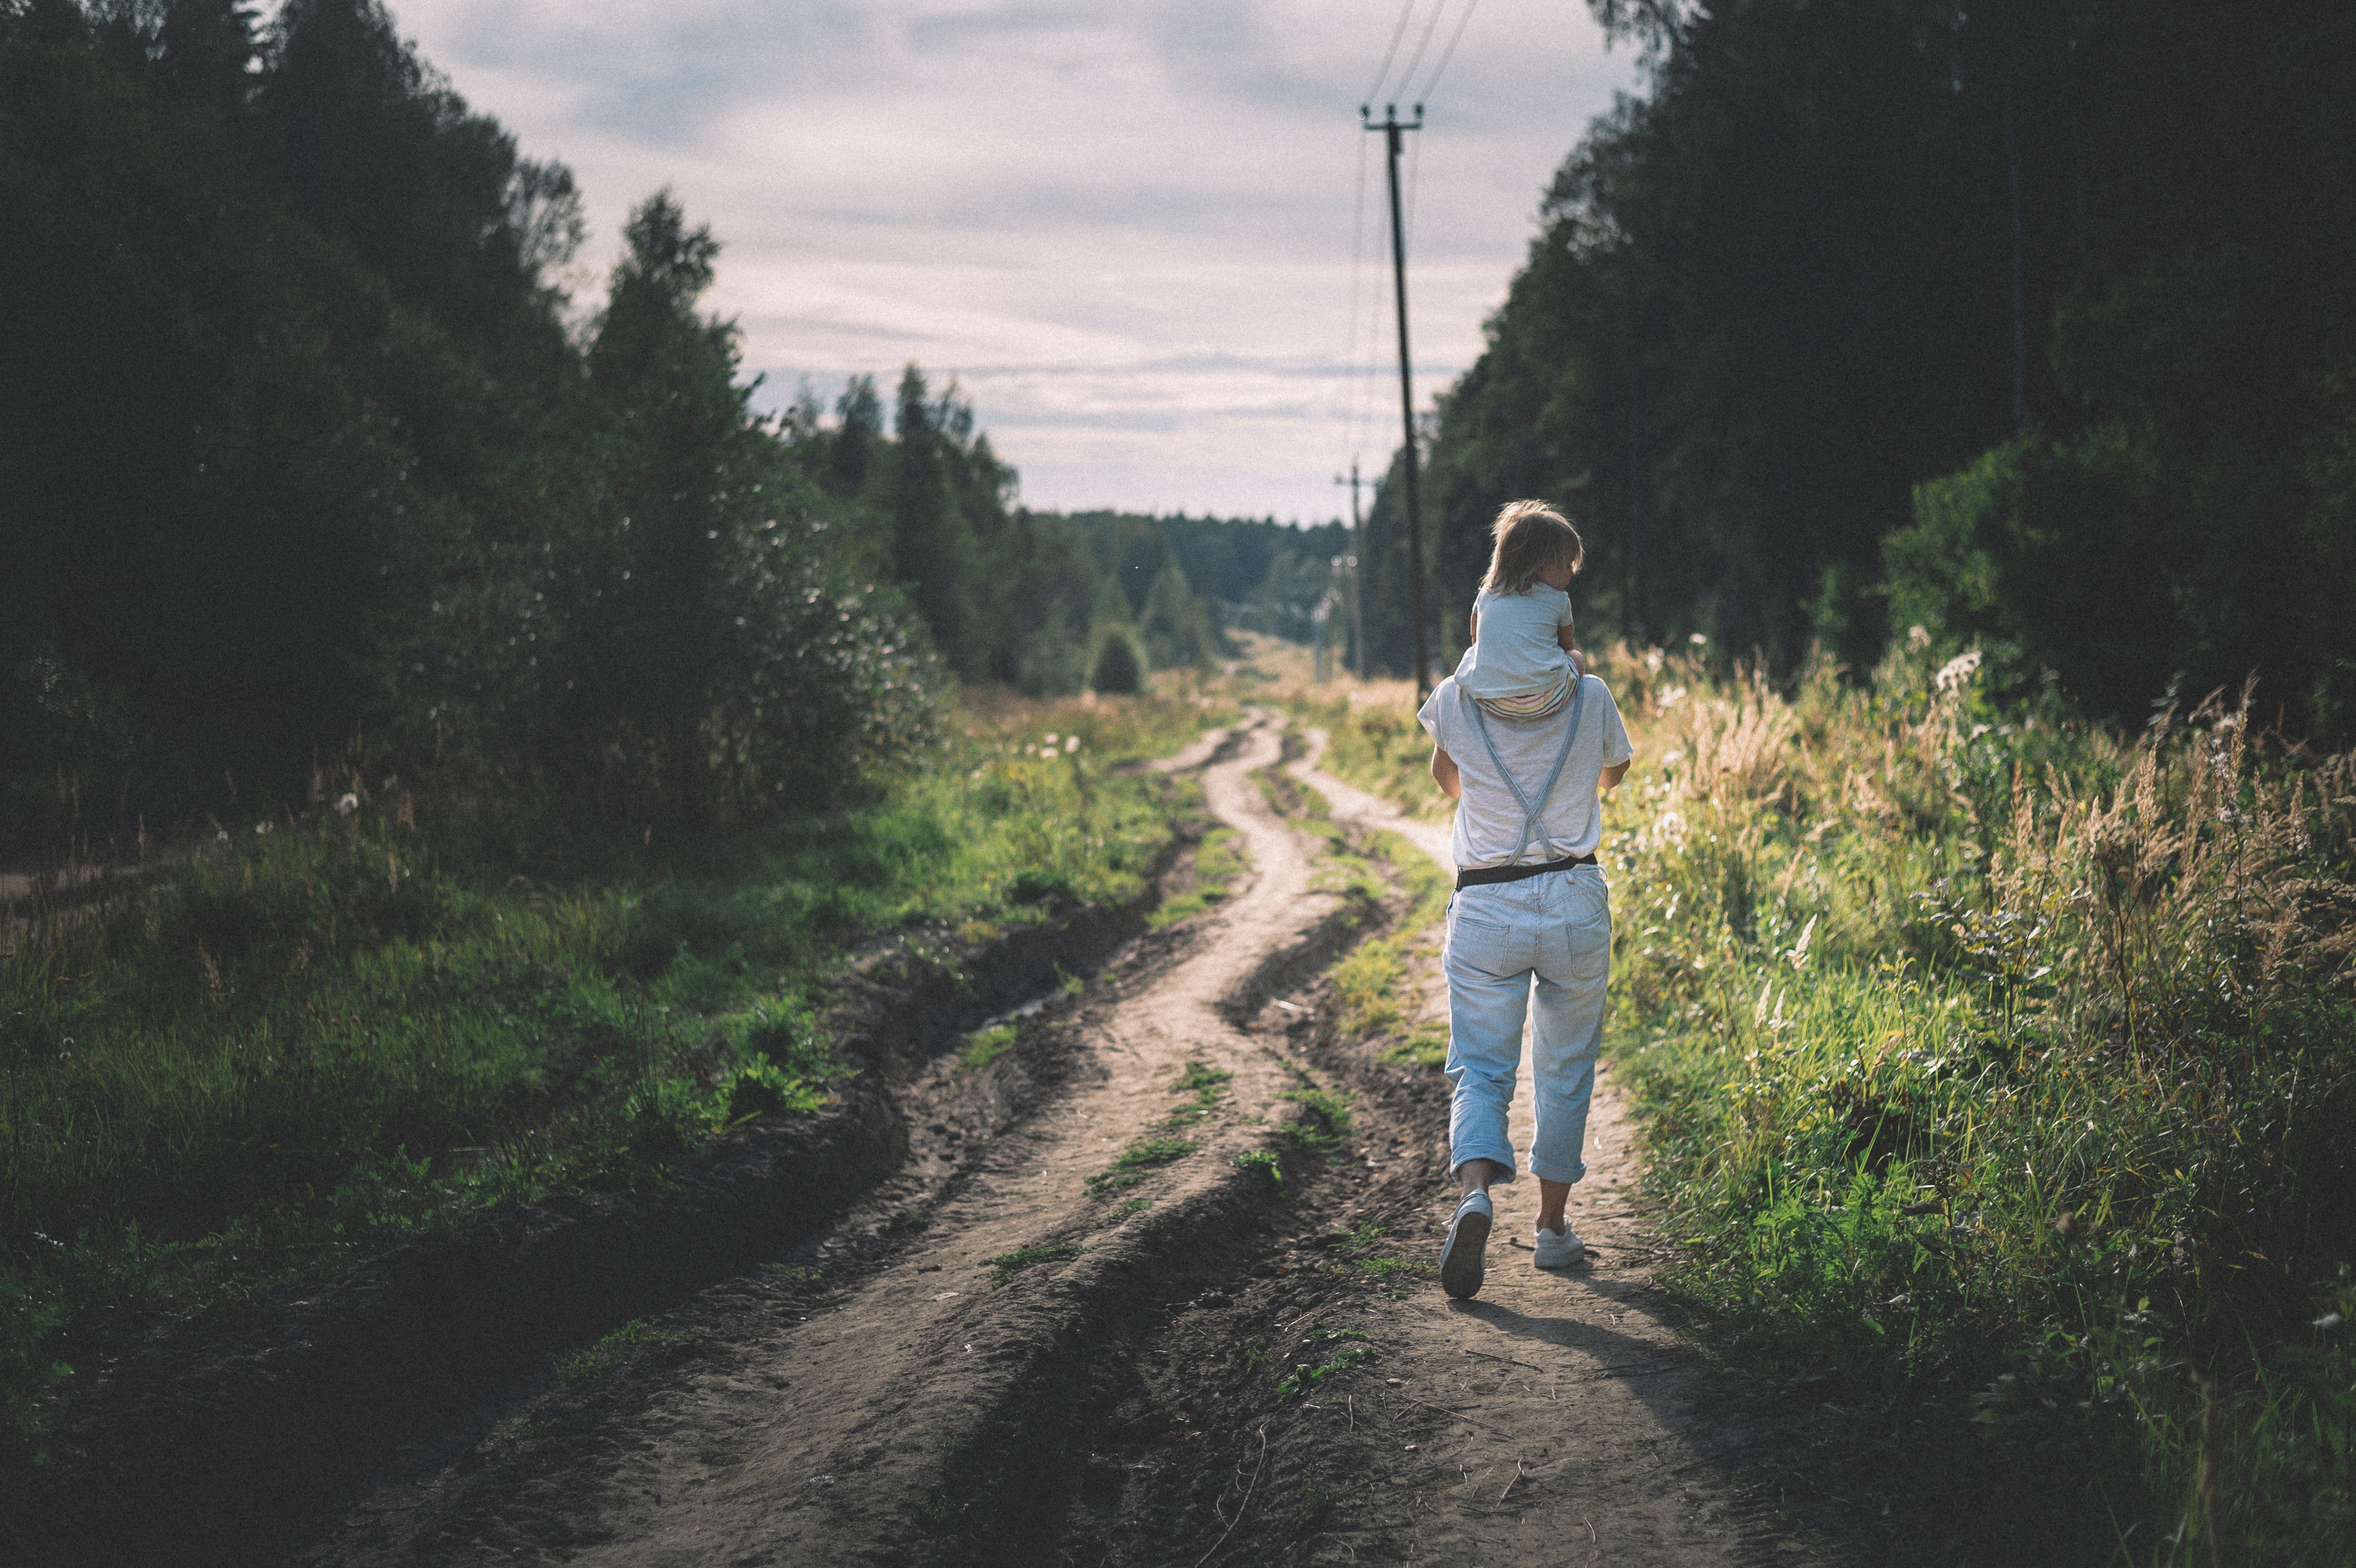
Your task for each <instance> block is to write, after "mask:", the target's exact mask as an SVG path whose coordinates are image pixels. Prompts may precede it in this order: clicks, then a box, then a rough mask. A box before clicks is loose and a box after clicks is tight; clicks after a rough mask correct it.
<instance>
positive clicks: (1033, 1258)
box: [981, 1242, 1088, 1290]
mask: <svg viewBox="0 0 2356 1568" xmlns="http://www.w3.org/2000/svg"><path fill="white" fill-rule="evenodd" d="M1087 1250H1088V1249H1087V1248H1086V1247H1084V1246H1080V1245H1077V1244H1076V1243H1070V1242H1060V1243H1051V1244H1049V1245H1046V1246H1038V1247H1017V1248H1015V1249H1014V1250H1013V1251H1012V1252H1011V1253H999V1254H998V1256H996V1257H994V1258H984V1259H982V1260H981V1263H982V1266H983V1267H984V1268H987V1269H989V1270H990V1271H991V1275H990V1285H991V1289H993V1290H995V1289H998V1288H999V1287H1000V1286H1001V1285H1005V1284H1006V1283H1007V1282H1008V1281H1010V1280H1012V1278H1013V1277H1014V1276H1015V1275H1018V1274H1020V1273H1022V1272H1023V1270H1024V1269H1026V1268H1031V1267H1033V1266H1035V1265H1037V1264H1059V1263H1066V1262H1068V1261H1069V1260H1071V1259H1073V1258H1076V1257H1078V1256H1079V1255H1080V1254H1081V1253H1084V1252H1087Z"/></svg>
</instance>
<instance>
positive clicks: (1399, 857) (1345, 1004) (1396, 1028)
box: [1327, 833, 1452, 1067]
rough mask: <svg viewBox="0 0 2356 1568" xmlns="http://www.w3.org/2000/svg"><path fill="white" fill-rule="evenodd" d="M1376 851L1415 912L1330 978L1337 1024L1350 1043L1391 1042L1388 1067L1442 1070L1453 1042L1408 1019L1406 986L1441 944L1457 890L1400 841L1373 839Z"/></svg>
mask: <svg viewBox="0 0 2356 1568" xmlns="http://www.w3.org/2000/svg"><path fill="white" fill-rule="evenodd" d="M1372 848H1373V849H1374V852H1375V853H1376V855H1377V856H1379V857H1380V858H1381V859H1382V861H1383V862H1384V865H1385V868H1386V869H1387V870H1388V872H1389V874H1390V876H1391V877H1392V878H1393V879H1395V880H1396V881H1397V883H1398V886H1399V887H1400V888H1401V889H1402V890H1403V891H1405V893H1406V895H1407V898H1408V907H1407V909H1406V911H1405V912H1403V913H1402V914H1401V916H1400V918H1399V920H1398V923H1397V925H1396V927H1395V928H1394V929H1393V931H1392V932H1391V933H1390V934H1389V935H1387V936H1378V937H1376V938H1375V939H1373V940H1372V941H1370V942H1362V943H1360V944H1358V945H1357V946H1356V947H1355V948H1353V949H1352V950H1351V951H1350V953H1349V955H1347V956H1345V957H1344V958H1343V959H1342V961H1341V962H1340V963H1338V964H1336V965H1333V968H1332V969H1331V970H1330V971H1328V973H1327V981H1328V983H1329V984H1331V985H1332V987H1333V997H1334V1000H1335V1001H1336V1003H1337V1004H1338V1005H1339V1007H1338V1017H1337V1018H1336V1019H1335V1022H1336V1024H1337V1025H1338V1027H1339V1029H1340V1030H1341V1034H1342V1037H1343V1038H1344V1040H1373V1039H1387V1040H1390V1041H1391V1042H1392V1043H1390V1044H1389V1045H1388V1046H1387V1047H1386V1048H1385V1050H1384V1051H1383V1060H1385V1061H1394V1062H1404V1063H1408V1064H1410V1065H1414V1066H1419V1067H1437V1066H1439V1065H1440V1061H1442V1060H1443V1059H1444V1058H1445V1057H1446V1055H1447V1051H1448V1039H1447V1036H1446V1034H1445V1033H1444V1032H1440V1031H1435V1030H1434V1029H1432V1028H1431V1026H1430V1025H1428V1024H1424V1023H1422V1022H1420V1021H1419V1020H1417V1019H1411V1018H1410V1017H1409V1014H1408V1008H1409V1006H1410V998H1409V997H1408V995H1407V978H1408V965H1409V962H1410V961H1411V960H1412V959H1413V958H1414V957H1415V956H1416V955H1418V954H1419V953H1422V952H1426V951H1429V950H1430V948H1431V947H1432V946H1433V944H1435V943H1436V942H1437V941H1438V936H1437V933H1435V932H1434V930H1433V926H1434V923H1436V922H1437V921H1438V920H1439V919H1440V916H1441V915H1442V914H1444V913H1446V912H1447V909H1448V900H1449V896H1450V893H1451V889H1452V884H1451V880H1450V879H1449V877H1448V875H1447V874H1446V873H1445V872H1443V871H1442V870H1440V868H1439V867H1438V866H1436V865H1434V864H1433V863H1432V859H1431V857H1430V856H1429V855H1426V854H1425V853H1424V852H1423V851H1422V850H1420V849H1419V848H1416V847H1415V846H1414V845H1412V844H1410V843H1408V841H1407V840H1406V839H1404V838H1402V837H1399V836H1398V834H1396V833H1377V834H1375V835H1373V837H1372Z"/></svg>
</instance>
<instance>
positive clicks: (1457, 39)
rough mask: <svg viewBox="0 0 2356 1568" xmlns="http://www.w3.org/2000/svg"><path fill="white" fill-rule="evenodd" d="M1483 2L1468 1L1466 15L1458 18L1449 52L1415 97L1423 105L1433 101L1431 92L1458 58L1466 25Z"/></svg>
mask: <svg viewBox="0 0 2356 1568" xmlns="http://www.w3.org/2000/svg"><path fill="white" fill-rule="evenodd" d="M1480 4H1481V0H1467V3H1466V5H1465V6H1464V14H1463V15H1462V16H1459V17H1457V18H1456V30H1455V31H1454V32H1453V33H1451V34H1450V35H1448V48H1447V50H1446V51H1445V52H1444V53H1442V54H1441V55H1440V63H1439V64H1438V65H1436V66H1434V67H1433V68H1432V70H1431V80H1429V81H1427V82H1425V83H1424V84H1423V91H1421V92H1419V93H1417V94H1416V95H1415V96H1416V100H1417V101H1419V102H1422V103H1429V102H1430V101H1431V90H1432V89H1433V88H1435V87H1438V86H1439V85H1440V76H1441V75H1442V74H1443V73H1444V72H1445V71H1446V70H1447V69H1448V62H1449V61H1450V60H1452V59H1455V58H1456V46H1457V45H1458V44H1460V43H1462V42H1463V41H1464V25H1465V24H1466V23H1467V22H1470V21H1471V20H1472V13H1473V11H1474V10H1476V9H1477V8H1479V6H1480Z"/></svg>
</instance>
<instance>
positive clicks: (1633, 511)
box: [1627, 369, 1644, 646]
mask: <svg viewBox="0 0 2356 1568" xmlns="http://www.w3.org/2000/svg"><path fill="white" fill-rule="evenodd" d="M1627 620H1628V624H1629V629H1630V630H1631V631H1633V632H1634V633H1635V635H1636V642H1637V644H1638V645H1640V646H1641V645H1643V644H1644V383H1643V382H1642V381H1640V380H1639V379H1637V377H1636V375H1635V372H1634V371H1633V369H1632V370H1631V371H1630V372H1629V377H1628V614H1627Z"/></svg>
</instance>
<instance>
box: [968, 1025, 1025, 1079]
mask: <svg viewBox="0 0 2356 1568" xmlns="http://www.w3.org/2000/svg"><path fill="white" fill-rule="evenodd" d="M1018 1032H1019V1031H1018V1030H1017V1029H1015V1027H1014V1026H1013V1025H1012V1024H1011V1023H1007V1024H1000V1025H998V1026H997V1027H996V1028H994V1029H976V1030H974V1032H973V1033H971V1034H969V1035H968V1036H966V1037H965V1044H963V1045H962V1046H960V1047H958V1066H959V1067H961V1068H963V1069H964V1070H965V1071H966V1072H980V1071H982V1069H984V1068H986V1067H988V1066H989V1065H990V1064H991V1062H993V1061H997V1060H998V1059H999V1058H1000V1057H1001V1056H1003V1055H1005V1054H1006V1053H1007V1052H1008V1051H1012V1050H1013V1049H1014V1038H1015V1035H1016V1034H1017V1033H1018Z"/></svg>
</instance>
